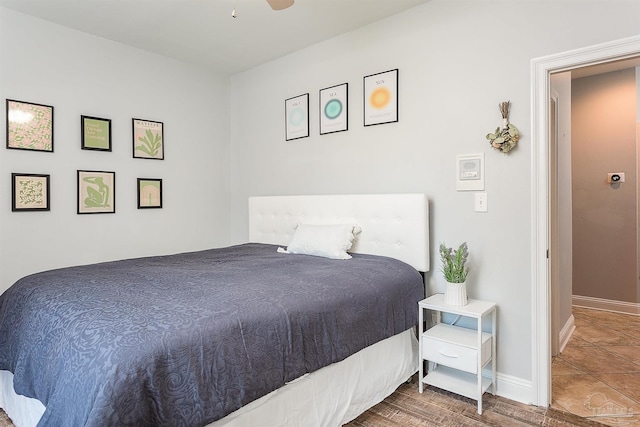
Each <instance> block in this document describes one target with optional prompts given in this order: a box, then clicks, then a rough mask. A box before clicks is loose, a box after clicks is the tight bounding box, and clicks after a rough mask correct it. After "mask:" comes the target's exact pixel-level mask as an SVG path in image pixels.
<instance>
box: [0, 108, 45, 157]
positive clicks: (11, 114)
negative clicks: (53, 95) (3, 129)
mask: <svg viewBox="0 0 640 427" xmlns="http://www.w3.org/2000/svg"><path fill="white" fill-rule="evenodd" d="M6 107H7V108H6V111H7V148H14V149H18V150H34V151H48V152H53V107H52V106H50V105H42V104H34V103H31V102H24V101H16V100H13V99H7V106H6Z"/></svg>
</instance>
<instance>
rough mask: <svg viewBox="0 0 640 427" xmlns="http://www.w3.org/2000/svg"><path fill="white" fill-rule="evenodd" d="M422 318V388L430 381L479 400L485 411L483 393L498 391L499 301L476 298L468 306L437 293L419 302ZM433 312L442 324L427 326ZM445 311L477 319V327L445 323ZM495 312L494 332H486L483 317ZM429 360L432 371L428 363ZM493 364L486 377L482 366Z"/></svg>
mask: <svg viewBox="0 0 640 427" xmlns="http://www.w3.org/2000/svg"><path fill="white" fill-rule="evenodd" d="M418 311H419V321H420V348H419V353H420V369H419V378H418V379H419V381H418V382H419V386H418V387H419V390H420V393H422V390H423V385H424V384H429V385H432V386H435V387H438V388H442V389H445V390H448V391H451V392H454V393H456V394H460V395H462V396H465V397H468V398H471V399H475V400H477V401H478V413H479V414H482V395H483V394H484V393H485V392H486V391H487V390H489V388H491V393H492V394H494V395H495V391H496V357H495V356H496V304H495V303H492V302H487V301H480V300H472V299H470V300H469V301H468V304H467V305H464V306H451V305H447V304H445V303H444V295H443V294H436V295H433V296H431V297H429V298H426V299H424V300H422V301H420V302H419V303H418ZM426 311H433V312H435V313H436V314H437V318H438V323H436V324H435V325H434V326H432V327H431V328H428V329H425V324H424V313H425V312H426ZM442 313H451V314H454V315H460V316H464V317H470V318H474V319H476V320H477V327H476V329H469V328H464V327H460V326H455V325H449V324H446V323H441V319H442ZM489 314H491V319H492V322H491V332H483V331H482V319H483V318H484V317H485V316H488V315H489ZM425 360H426V361H429V362H430V363H429V372H428V373H426V375H425V372H424V362H423V361H425ZM488 364H491V372H492V375H491V378H486V377H483V376H482V369H483V368H484V367H485V366H487V365H488Z"/></svg>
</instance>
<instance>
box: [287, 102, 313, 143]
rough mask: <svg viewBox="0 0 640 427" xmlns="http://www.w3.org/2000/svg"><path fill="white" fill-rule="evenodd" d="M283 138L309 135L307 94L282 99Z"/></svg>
mask: <svg viewBox="0 0 640 427" xmlns="http://www.w3.org/2000/svg"><path fill="white" fill-rule="evenodd" d="M284 116H285V140H286V141H291V140H293V139H300V138H306V137H308V136H309V94H308V93H305V94H303V95H298V96H294V97H293V98H289V99H286V100H285V101H284Z"/></svg>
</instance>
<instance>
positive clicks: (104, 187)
mask: <svg viewBox="0 0 640 427" xmlns="http://www.w3.org/2000/svg"><path fill="white" fill-rule="evenodd" d="M115 211H116V173H115V172H105V171H88V170H78V213H79V214H93V213H115Z"/></svg>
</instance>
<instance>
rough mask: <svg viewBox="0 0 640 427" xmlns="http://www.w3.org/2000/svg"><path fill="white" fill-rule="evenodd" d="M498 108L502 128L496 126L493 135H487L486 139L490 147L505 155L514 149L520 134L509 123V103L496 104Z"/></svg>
mask: <svg viewBox="0 0 640 427" xmlns="http://www.w3.org/2000/svg"><path fill="white" fill-rule="evenodd" d="M498 108H499V109H500V114H502V128H501V127H500V126H498V127H497V128H496V130H495V131H494V132H493V133H489V134H487V139H488V140H489V144H491V147H493V148H495V149H496V150H498V151H501V152H503V153H505V154H506V153H508V152H509V151H511V150H513V149H514V148H515V146H516V144H517V143H518V140H519V139H520V132H518V129H517V128H516V127H515V126H514V125H512V124H511V123H509V110H510V109H511V101H506V102H501V103H500V104H498Z"/></svg>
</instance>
